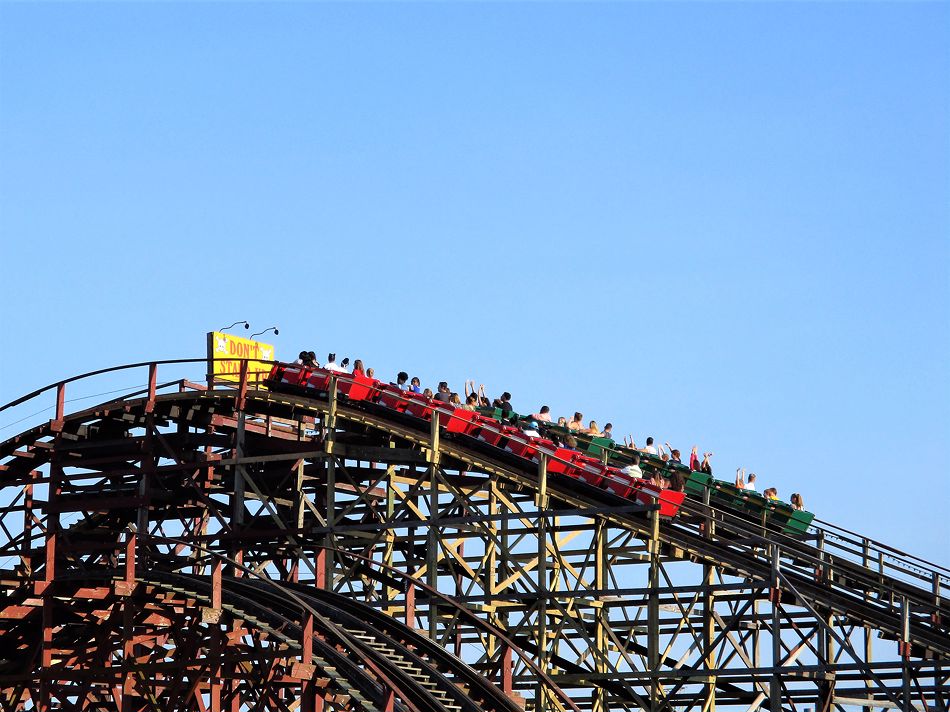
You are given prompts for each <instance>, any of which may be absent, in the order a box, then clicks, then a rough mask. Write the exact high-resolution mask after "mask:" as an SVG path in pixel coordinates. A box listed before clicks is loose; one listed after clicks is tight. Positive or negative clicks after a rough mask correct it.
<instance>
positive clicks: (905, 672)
mask: <svg viewBox="0 0 950 712" xmlns="http://www.w3.org/2000/svg"><path fill="white" fill-rule="evenodd" d="M910 649H911V644H910V602H909V601H908V600H907V596H901V642H900V654H901V683H902V688H903V691H902V694H901V710H902V712H914V705H913V704H912V703H911V693H910Z"/></svg>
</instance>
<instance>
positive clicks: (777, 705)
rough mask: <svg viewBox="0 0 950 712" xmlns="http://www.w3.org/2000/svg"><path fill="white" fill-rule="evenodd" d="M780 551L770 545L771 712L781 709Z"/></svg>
mask: <svg viewBox="0 0 950 712" xmlns="http://www.w3.org/2000/svg"><path fill="white" fill-rule="evenodd" d="M780 556H781V551H780V550H779V548H778V546H775V545H773V546H772V581H771V589H770V591H769V598H770V599H771V602H772V671H773V672H772V678H771V680H770V682H769V708H770V710H771V712H781V709H782V676H781V674H780V673H779V670H778V668H779V664H780V663H781V660H782V589H781V587H780V581H779V565H780V564H779V558H780Z"/></svg>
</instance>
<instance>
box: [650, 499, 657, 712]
mask: <svg viewBox="0 0 950 712" xmlns="http://www.w3.org/2000/svg"><path fill="white" fill-rule="evenodd" d="M649 550H650V551H649V554H650V573H649V578H650V581H649V584H648V589H649V594H648V601H647V628H648V630H647V667H649V668H650V674H651V675H653V676H654V677H651V678H650V710H651V712H657V710H659V708H660V681H659V678H657V677H655V675H656V674H657V673H658V672H659V671H660V512H659V510H653V511H652V512H650V543H649Z"/></svg>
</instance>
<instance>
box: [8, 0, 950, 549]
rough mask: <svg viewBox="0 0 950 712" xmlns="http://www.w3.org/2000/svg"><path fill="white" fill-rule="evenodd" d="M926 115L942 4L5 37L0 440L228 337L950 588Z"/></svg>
mask: <svg viewBox="0 0 950 712" xmlns="http://www.w3.org/2000/svg"><path fill="white" fill-rule="evenodd" d="M948 77H950V4H948V3H945V2H944V3H914V2H909V3H868V4H863V3H832V4H822V3H794V4H780V3H765V2H763V3H742V4H723V3H672V4H650V3H610V4H606V3H573V4H571V3H558V4H544V3H525V4H503V3H459V4H439V3H409V4H394V3H387V4H363V3H359V4H317V3H312V4H311V3H287V4H269V3H261V4H250V3H242V4H226V3H203V4H188V3H178V4H174V3H147V4H131V3H128V4H126V3H107V4H86V3H66V4H53V3H39V4H34V3H22V4H17V3H4V2H0V240H2V265H3V266H2V270H0V296H2V299H0V328H2V332H0V333H2V348H0V402H6V401H8V400H11V399H13V398H14V397H16V396H18V395H20V394H22V393H25V392H27V391H29V390H32V389H33V388H36V387H38V386H41V385H45V384H46V383H49V382H51V381H55V380H57V379H59V378H61V377H65V376H69V375H73V374H77V373H80V372H83V371H87V370H91V369H95V368H100V367H105V366H110V365H116V364H120V363H126V362H133V361H141V360H148V359H153V358H175V357H189V356H196V357H197V356H202V355H203V350H204V333H205V332H206V331H208V330H211V329H215V328H218V327H221V326H225V325H227V324H229V323H231V322H233V321H234V320H236V319H247V320H249V321H250V322H251V324H252V327H254V328H253V329H252V331H253V330H261V329H264V328H265V327H267V326H271V325H277V326H279V327H280V336H279V337H277V338H276V339H273V341H274V342H275V343H276V344H277V346H278V355H284V356H286V357H288V358H291V357H293V356H295V355H296V352H297V351H299V350H300V349H301V348H308V349H313V350H314V351H316V352H317V353H318V355H319V356H320V358H321V359H322V358H323V357H324V355H325V353H326V352H327V351H328V350H331V349H332V350H335V351H337V352H338V353H339V354H340V355H341V356H343V355H349V356H350V357H351V358H354V357H361V358H363V359H364V361H366V362H367V365H369V366H373V367H375V368H376V370H377V372H378V373H380V374H381V375H384V376H387V377H392V374H394V373H395V372H396V371H398V370H401V369H405V370H407V371H410V372H411V373H413V374H418V375H420V376H421V377H422V378H423V380H424V381H426V382H428V383H430V384H431V383H434V382H437V381H438V380H442V379H445V380H448V381H450V382H451V383H452V384H453V386H454V387H455V388H456V389H457V390H461V388H462V383H463V381H464V380H465V379H466V378H476V379H479V380H480V381H481V382H484V383H485V384H486V385H487V386H488V389H489V391H491V392H492V393H493V394H497V392H499V391H500V390H502V389H506V390H509V391H511V392H512V394H513V396H514V397H513V403H514V405H515V409H516V410H519V411H522V412H530V411H532V410H534V409H535V408H537V407H538V406H540V405H541V404H542V403H547V404H549V405H551V406H552V409H553V410H554V412H555V413H556V414H569V413H571V412H573V411H574V410H581V411H583V412H584V414H585V417H587V418H595V419H597V421H598V423H600V424H601V425H603V423H604V422H606V421H608V420H609V421H612V422H613V423H614V424H615V432H619V433H632V434H633V435H634V436H635V437H636V439H637V442H638V443H641V444H642V441H643V439H644V438H645V437H646V436H647V435H653V436H654V437H656V438H657V439H658V440H660V441H665V440H669V441H670V442H671V443H673V444H674V446H677V447H679V448H681V449H683V450H684V451H687V450H689V448H690V447H691V446H692V445H694V444H696V445H699V446H700V447H701V448H703V449H711V450H713V451H714V452H715V456H714V464H715V467H716V474H717V475H718V476H720V477H725V478H731V477H732V474H733V472H734V470H735V468H736V467H737V466H739V465H742V466H744V467H746V468H749V469H751V470H754V471H756V472H757V473H758V474H759V482H760V484H761V487H765V486H768V485H775V486H777V487H778V488H779V492H780V494H781V495H782V496H783V498H787V496H788V495H789V494H790V493H791V492H793V491H798V492H801V493H802V494H803V495H804V498H805V502H806V504H807V505H808V507H809V509H812V510H813V511H815V512H816V513H817V514H818V516H819V517H821V518H823V519H826V520H829V521H832V522H835V523H837V524H840V525H842V526H845V527H849V528H853V529H857V530H858V531H860V532H861V533H864V534H867V535H869V536H872V537H874V538H877V539H880V540H882V541H884V542H886V543H888V544H891V545H892V546H895V547H898V548H901V549H905V550H908V551H910V552H912V553H915V554H918V555H920V556H924V557H927V558H930V559H933V560H936V561H937V562H939V563H942V564H944V565H947V564H950V544H948V542H950V494H948V488H950V478H948V474H947V473H948V458H947V454H948V446H950V443H948V437H950V411H948V409H950V405H948V404H950V369H948V360H950V359H948V355H950V313H948V312H950V81H948ZM163 375H164V374H163ZM167 375H168V377H169V378H171V377H173V376H174V375H176V374H174V373H169V374H167ZM136 382H137V381H135V380H133V382H132V383H136ZM127 385H132V384H129V383H118V384H117V387H122V386H127ZM6 415H8V414H6V413H4V414H0V426H4V425H6V424H7V422H8V419H7V418H6V417H4V416H6ZM15 430H16V427H13V428H7V429H6V430H0V437H8V436H9V435H12V434H13V432H14V431H15ZM761 487H760V488H761Z"/></svg>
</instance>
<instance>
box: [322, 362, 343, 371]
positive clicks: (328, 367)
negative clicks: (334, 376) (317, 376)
mask: <svg viewBox="0 0 950 712" xmlns="http://www.w3.org/2000/svg"><path fill="white" fill-rule="evenodd" d="M324 368H325V369H326V370H328V371H335V372H336V373H346V369H345V368H343V367H342V366H340V365H339V364H338V363H337V362H336V361H328V362H327V365H326V366H324Z"/></svg>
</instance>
